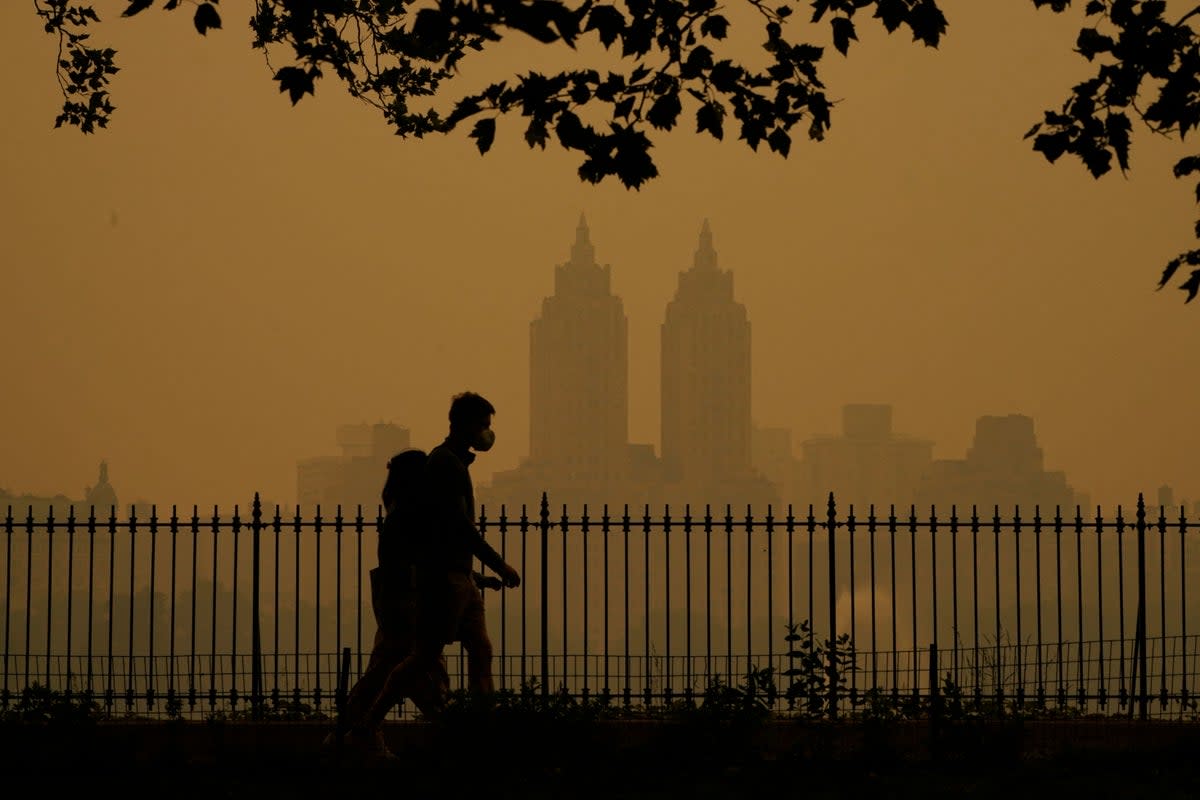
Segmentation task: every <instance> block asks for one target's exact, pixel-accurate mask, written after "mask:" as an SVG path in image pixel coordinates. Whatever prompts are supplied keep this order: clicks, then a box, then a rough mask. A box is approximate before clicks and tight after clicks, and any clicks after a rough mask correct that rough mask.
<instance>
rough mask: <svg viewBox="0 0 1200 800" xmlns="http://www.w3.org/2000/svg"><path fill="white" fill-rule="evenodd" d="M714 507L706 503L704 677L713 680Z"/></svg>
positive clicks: (706, 679)
mask: <svg viewBox="0 0 1200 800" xmlns="http://www.w3.org/2000/svg"><path fill="white" fill-rule="evenodd" d="M712 594H713V593H712V507H711V506H709V505H708V504H707V503H705V505H704V650H705V659H704V677H705V681H706V682H708V681H711V680H712V675H713V671H712V658H713V649H712Z"/></svg>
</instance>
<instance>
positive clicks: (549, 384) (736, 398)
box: [478, 216, 779, 510]
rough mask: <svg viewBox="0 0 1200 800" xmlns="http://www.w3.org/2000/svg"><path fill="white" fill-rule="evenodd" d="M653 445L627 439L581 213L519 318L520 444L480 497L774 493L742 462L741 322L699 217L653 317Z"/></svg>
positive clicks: (625, 407) (727, 497)
mask: <svg viewBox="0 0 1200 800" xmlns="http://www.w3.org/2000/svg"><path fill="white" fill-rule="evenodd" d="M661 347H662V352H661V356H662V357H661V363H662V386H661V391H662V417H661V420H662V421H661V425H662V428H661V442H662V445H661V446H662V451H661V455H658V454H656V453H655V452H654V448H653V446H652V445H649V444H635V443H631V442H630V441H629V424H628V420H629V332H628V319H627V318H626V316H625V311H624V306H623V304H622V302H621V299H620V298H619V297H617V296H616V295H614V294H613V293H612V286H611V267H610V266H609V265H607V264H604V265H601V264H600V263H599V262H597V261H596V256H595V248H594V247H593V245H592V242H591V237H590V234H589V231H588V227H587V222H586V220H585V219H584V218H583V217H582V216H581V217H580V220H579V225H578V227H577V228H576V231H575V243H574V245H572V247H571V257H570V259H569V260H568V261H566V262H565V263H563V264H560V265H558V266H557V267H555V272H554V294H553V295H551V296H550V297H547V298H545V299H544V300H543V301H542V312H541V315H540V316H539V317H538V318H537V319H535V320H533V322H532V323H530V331H529V412H530V419H529V457H528V458H527V459H525V460H524V461H522V463H521V464H520V466H518V467H517V468H516V469H513V470H508V471H505V472H499V473H497V474H496V475H495V476H494V477H493V480H492V483H491V484H490V485H489V486H481V487H480V488H479V492H478V493H479V499H480V500H481V502H483V503H485V504H486V505H487V506H489V507H493V508H494V507H495V506H497V505H498V504H500V503H504V504H507V505H508V506H509V507H510V508H515V507H519V506H520V505H522V504H524V505H526V506H536V505H537V503H538V502H539V501H540V498H541V494H542V492H546V493H547V495H548V496H549V499H550V501H551V502H552V503H553V504H554V505H555V506H556V507H559V506H561V504H563V503H566V504H568V505H571V506H576V507H577V506H578V505H579V504H582V503H588V504H590V505H591V506H593V507H597V506H599V505H600V504H603V503H608V504H609V505H610V507H617V508H619V507H621V506H622V505H624V504H629V505H630V506H631V507H637V506H640V505H644V504H646V503H650V504H652V505H654V506H656V507H661V506H662V505H664V504H671V505H672V506H673V507H676V508H679V509H680V510H682V506H683V504H684V503H691V504H693V506H694V507H696V508H700V509H702V508H703V505H704V504H705V503H710V504H712V505H713V506H714V507H721V508H723V506H724V504H725V503H734V504H737V505H739V506H744V505H745V504H753V505H754V506H755V507H765V506H766V504H767V503H778V499H779V498H778V492H777V490H776V487H775V486H774V485H773V484H772V483H771V482H770V481H768V480H767V479H766V478H765V477H763V476H762V475H760V474H759V473H757V472H755V470H754V469H753V468H752V466H751V453H750V445H751V419H750V322H749V320H748V319H747V316H746V309H745V307H744V306H743V305H742V304H741V303H738V302H737V301H736V300H734V298H733V275H732V273H730V272H729V271H728V270H722V269H720V267H719V266H718V264H717V253H716V250H714V249H713V243H712V232H711V230H710V229H709V226H708V222H707V221H705V223H704V225H703V227H702V229H701V232H700V242H699V246H698V247H697V249H696V251H695V254H694V258H693V263H692V267H691V269H688V270H686V271H683V272H681V273H680V275H679V285H678V288H677V289H676V293H675V297H674V298H673V299H672V300H671V301H670V302H669V303H668V304H667V308H666V315H665V319H664V321H663V324H662V338H661Z"/></svg>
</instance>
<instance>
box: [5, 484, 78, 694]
mask: <svg viewBox="0 0 1200 800" xmlns="http://www.w3.org/2000/svg"><path fill="white" fill-rule="evenodd" d="M11 517H12V515H11V513H10V514H9V518H10V520H11ZM8 527H10V526H8V525H6V528H8ZM9 558H11V555H10V557H9ZM4 563H5V565H6V567H7V564H8V559H6V560H5V562H4ZM95 583H96V506H94V505H92V506H90V507H89V509H88V587H87V609H88V611H87V613H88V624H87V698H88V700H93V699H95V687H94V686H93V685H92V680H93V677H94V676H93V669H92V658H93V657H94V653H93V646H92V633H93V631H92V628H93V625H94V623H95V607H94V606H93V598H94V597H95V592H94V591H93V589H94V588H95ZM4 591H5V594H4V609H5V614H6V615H7V613H8V588H7V586H6V587H5V590H4ZM4 692H5V694H4V697H5V698H6V700H5V703H6V704H7V697H8V619H7V617H6V618H5V620H4Z"/></svg>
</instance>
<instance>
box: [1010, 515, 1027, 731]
mask: <svg viewBox="0 0 1200 800" xmlns="http://www.w3.org/2000/svg"><path fill="white" fill-rule="evenodd" d="M1012 522H1013V560H1014V561H1015V570H1014V573H1015V576H1014V577H1015V582H1016V587H1017V602H1016V606H1017V642H1016V645H1017V648H1016V672H1015V673H1014V674H1015V676H1016V677H1015V680H1016V683H1017V707H1018V708H1021V707H1024V705H1025V658H1024V655H1025V654H1024V653H1022V652H1021V650H1022V648H1023V647H1024V646H1025V639H1024V637H1023V631H1022V630H1021V508H1020V506H1014V507H1013V521H1012Z"/></svg>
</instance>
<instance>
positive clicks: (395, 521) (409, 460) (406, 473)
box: [378, 448, 429, 568]
mask: <svg viewBox="0 0 1200 800" xmlns="http://www.w3.org/2000/svg"><path fill="white" fill-rule="evenodd" d="M428 457H429V455H428V453H426V452H425V451H424V450H420V449H417V448H410V449H408V450H401V451H400V452H399V453H397V454H396V455H394V456H392V458H391V459H390V460H389V461H388V463H387V479H386V480H385V481H384V483H383V491H382V493H381V494H382V499H383V507H384V512H385V516H384V518H383V529H382V531H380V534H379V552H378V557H379V565H380V566H381V567H389V568H390V567H399V566H404V565H408V564H413V563H415V561H416V560H417V558H418V556H419V552H418V550H419V545H420V542H419V541H418V536H419V534H420V532H421V530H422V529H423V527H424V526H423V525H422V524H421V520H422V501H423V500H424V498H425V492H424V489H423V483H424V478H425V461H426V460H427V459H428Z"/></svg>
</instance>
